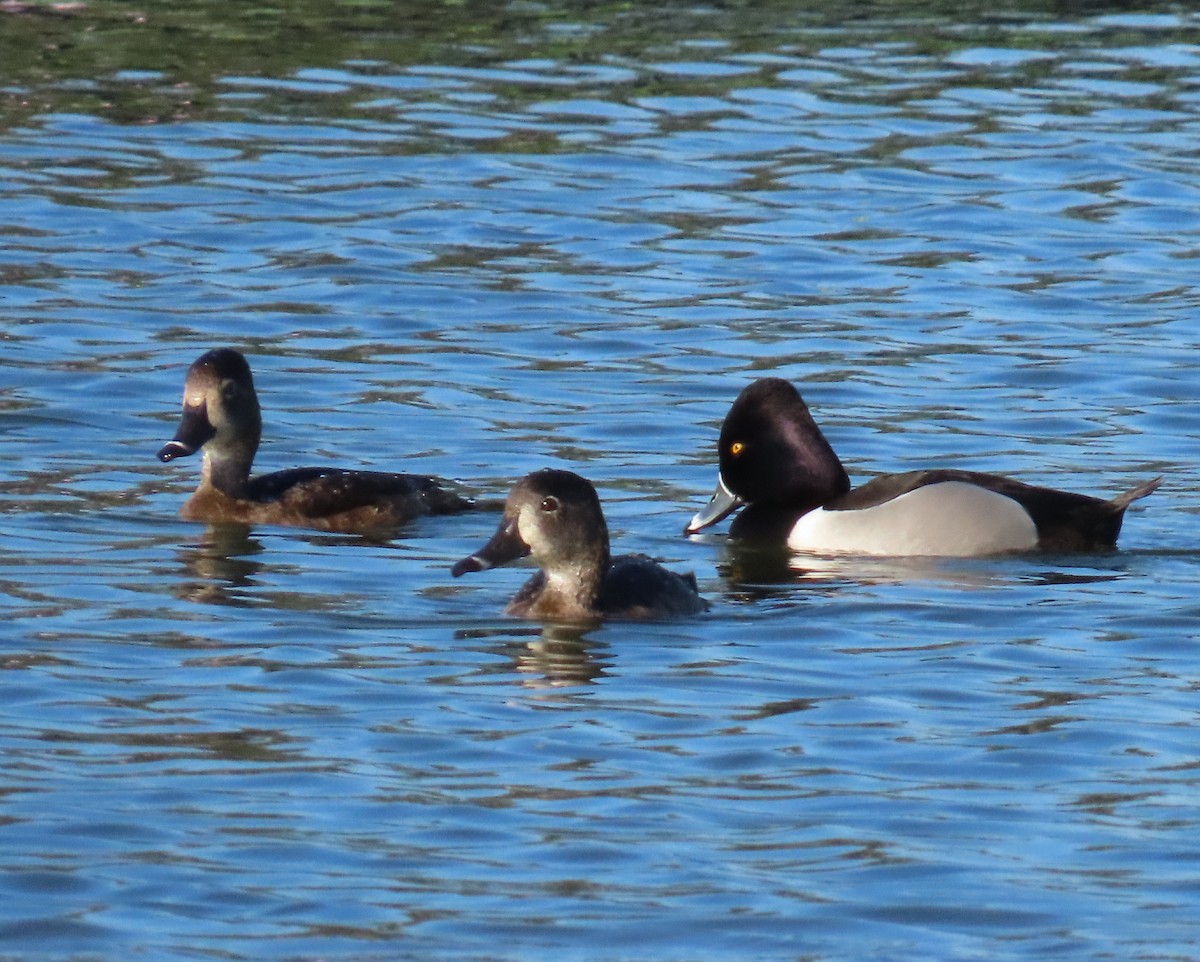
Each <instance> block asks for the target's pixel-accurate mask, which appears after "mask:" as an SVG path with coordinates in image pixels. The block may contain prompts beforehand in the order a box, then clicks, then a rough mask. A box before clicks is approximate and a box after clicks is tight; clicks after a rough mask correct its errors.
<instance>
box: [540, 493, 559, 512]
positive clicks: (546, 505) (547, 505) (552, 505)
mask: <svg viewBox="0 0 1200 962" xmlns="http://www.w3.org/2000/svg"><path fill="white" fill-rule="evenodd" d="M542 510H543V511H545V512H546V513H547V514H553V513H554V512H555V511H557V510H558V498H556V497H554V496H553V495H551V496H550V497H548V498H542Z"/></svg>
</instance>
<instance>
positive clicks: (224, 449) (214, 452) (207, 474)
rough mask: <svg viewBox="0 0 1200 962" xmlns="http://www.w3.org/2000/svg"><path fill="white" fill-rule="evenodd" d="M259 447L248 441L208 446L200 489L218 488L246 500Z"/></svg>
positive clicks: (212, 443)
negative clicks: (251, 470) (255, 455)
mask: <svg viewBox="0 0 1200 962" xmlns="http://www.w3.org/2000/svg"><path fill="white" fill-rule="evenodd" d="M256 440H257V439H256ZM257 447H258V445H257V443H250V442H248V441H237V442H233V443H225V444H218V443H217V442H216V440H215V439H214V441H211V442H209V443H208V444H206V445H205V446H204V466H203V468H202V469H201V474H200V486H201V487H211V488H215V489H216V490H218V491H220V492H221V493H222V494H224V495H228V496H229V497H231V498H245V497H247V492H248V489H249V482H250V466H251V465H252V464H253V463H254V453H255V449H256V448H257Z"/></svg>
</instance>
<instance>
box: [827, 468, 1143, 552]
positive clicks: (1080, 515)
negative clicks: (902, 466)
mask: <svg viewBox="0 0 1200 962" xmlns="http://www.w3.org/2000/svg"><path fill="white" fill-rule="evenodd" d="M949 481H957V482H961V483H964V484H972V485H975V486H977V487H980V488H985V489H986V490H988V491H994V492H995V493H996V494H1000V495H1003V496H1004V497H1006V498H1010V499H1012V500H1013V501H1015V502H1017V503H1018V504H1019V505H1021V507H1022V508H1023V509H1024V510H1025V512H1026V513H1027V514H1028V515H1029V517H1030V518H1031V519H1032V521H1033V523H1034V526H1035V527H1036V528H1037V532H1038V547H1040V548H1042V549H1043V550H1051V551H1081V550H1097V549H1103V548H1111V547H1113V546H1114V545H1115V544H1116V541H1117V536H1118V535H1119V534H1120V532H1121V522H1122V519H1123V518H1124V515H1125V509H1126V508H1128V507H1129V505H1130V504H1132V503H1133V502H1134V501H1137V500H1138V499H1139V498H1144V497H1146V496H1147V495H1148V494H1151V493H1152V492H1153V491H1154V490H1155V489H1156V488H1158V486H1159V485H1160V484H1161V483H1162V478H1154V479H1152V480H1150V481H1145V482H1143V483H1142V484H1139V485H1137V486H1136V487H1134V488H1131V489H1130V490H1129V491H1126V492H1125V493H1124V494H1121V495H1119V496H1117V497H1116V498H1113V499H1111V500H1105V499H1103V498H1095V497H1092V496H1091V495H1086V494H1076V493H1075V492H1073V491H1060V490H1058V489H1057V488H1045V487H1040V486H1038V485H1034V484H1026V483H1025V482H1023V481H1017V480H1014V479H1013V478H1008V477H1005V476H1003V475H999V474H988V473H986V472H982V471H960V470H956V469H953V468H945V469H939V470H931V471H908V472H905V473H902V474H885V475H882V476H880V477H878V478H874V479H872V480H871V481H868V482H867V483H866V484H864V485H862V486H860V487H857V488H854V489H853V490H851V491H848V492H847V493H846V494H843V495H841V496H839V497H837V498H835V499H834V500H833V501H830V502H829V503H828V504H826V505H824V507H825V510H827V511H854V510H860V509H863V508H871V507H875V506H877V505H880V504H883V503H884V502H887V501H890V500H892V499H893V498H898V497H900V496H901V495H903V494H907V493H908V492H910V491H915V490H916V489H918V488H921V487H925V486H927V485H931V484H940V483H943V482H949Z"/></svg>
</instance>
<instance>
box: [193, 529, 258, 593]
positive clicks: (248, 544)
mask: <svg viewBox="0 0 1200 962" xmlns="http://www.w3.org/2000/svg"><path fill="white" fill-rule="evenodd" d="M204 534H205V537H204V539H203V540H201V541H198V542H196V543H195V544H187V545H181V546H180V547H179V549H178V557H179V562H180V564H181V566H182V567H183V569H184V571H186V572H187V574H188V575H189V576H190V580H181V581H179V582H178V583H177V586H176V588H175V594H176V596H177V597H179V598H181V599H183V600H186V601H194V602H200V603H203V604H214V605H239V606H247V605H250V604H251V600H250V597H249V591H250V590H251V589H253V588H254V587H255V585H256V584H257V579H256V577H255V576H256V575H258V574H259V573H260V572H261V571H262V570H263V567H264V564H263V562H262V561H260V560H258V558H257V557H256V556H257V555H261V554H262V553H263V551H264V550H265V549H264V548H263V544H262V542H261V541H259V540H258V539H257V538H253V537H251V536H250V526H249V525H244V524H214V525H208V526H207V527H206V528H205V532H204Z"/></svg>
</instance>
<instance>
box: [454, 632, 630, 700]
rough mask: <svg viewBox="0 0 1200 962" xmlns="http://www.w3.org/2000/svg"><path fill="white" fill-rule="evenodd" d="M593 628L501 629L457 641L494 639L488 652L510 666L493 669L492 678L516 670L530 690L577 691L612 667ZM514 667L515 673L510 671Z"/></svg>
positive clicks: (490, 669) (460, 634) (489, 670)
mask: <svg viewBox="0 0 1200 962" xmlns="http://www.w3.org/2000/svg"><path fill="white" fill-rule="evenodd" d="M589 631H591V626H588V625H565V624H547V625H542V626H541V627H540V628H537V627H532V626H528V627H527V626H515V625H509V626H506V627H504V628H499V629H489V630H478V631H460V632H458V633H457V634H456V636H455V637H457V638H465V639H494V641H495V643H494V644H489V645H487V649H486V650H487V651H489V652H490V653H492V654H495V655H500V656H501V657H503V658H504V659H505V661H506V663H507V664H505V665H500V666H496V665H491V666H489V667H488V668H487V669H485V670H486V672H487V673H488V674H508V672H509V671H510V670H515V671H516V672H517V673H518V674H519V675H520V676H521V681H522V683H523V684H524V685H525V686H526V687H529V688H546V689H556V688H573V687H579V686H583V685H590V684H593V683H594V682H596V681H598V680H599V679H601V678H602V677H604V676H605V675H606V674H607V673H608V669H609V668H611V667H612V664H613V662H612V659H611V657H610V655H609V646H608V645H607V644H606V643H604V642H601V641H597V640H596V639H594V638H590V637H588V632H589ZM509 665H511V669H510V668H509V667H508V666H509Z"/></svg>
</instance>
